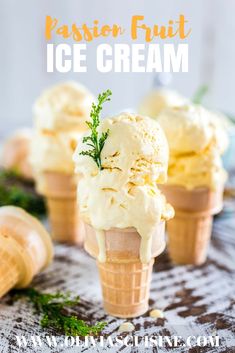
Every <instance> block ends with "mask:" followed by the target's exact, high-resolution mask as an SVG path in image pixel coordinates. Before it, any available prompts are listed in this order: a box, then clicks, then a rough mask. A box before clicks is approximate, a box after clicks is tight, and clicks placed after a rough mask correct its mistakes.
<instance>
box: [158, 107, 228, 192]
mask: <svg viewBox="0 0 235 353" xmlns="http://www.w3.org/2000/svg"><path fill="white" fill-rule="evenodd" d="M158 122H159V124H160V125H161V127H162V128H163V130H164V132H165V134H166V137H167V140H168V143H169V148H170V159H169V170H168V181H167V183H168V184H171V185H182V186H184V187H186V188H188V189H192V188H194V187H197V186H208V187H209V188H210V189H213V190H215V189H216V188H217V185H219V184H221V183H222V184H224V182H225V180H226V172H225V170H224V169H223V166H222V160H221V155H222V153H223V152H224V151H225V149H226V148H227V145H228V138H227V135H226V132H225V130H224V129H223V127H222V126H221V125H220V124H219V122H218V119H217V117H216V116H214V115H213V113H212V112H209V111H207V110H206V109H205V108H203V107H202V106H199V105H192V104H191V105H184V106H182V107H174V108H168V109H166V110H165V111H163V112H162V114H160V116H159V119H158Z"/></svg>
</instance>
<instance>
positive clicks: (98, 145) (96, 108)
mask: <svg viewBox="0 0 235 353" xmlns="http://www.w3.org/2000/svg"><path fill="white" fill-rule="evenodd" d="M111 95H112V92H111V91H110V90H109V89H108V90H107V91H106V92H103V93H101V94H99V96H98V104H97V105H95V103H92V109H91V113H90V117H91V121H86V124H87V125H88V127H89V129H90V130H91V135H90V136H85V137H84V138H83V143H86V144H87V146H89V147H91V149H89V150H88V151H82V152H80V154H81V155H83V156H89V157H91V158H92V159H93V160H94V161H95V163H96V164H97V166H98V168H99V169H100V170H102V169H103V168H102V163H101V152H102V149H103V147H104V144H105V141H106V139H107V137H108V134H109V130H107V131H105V132H102V134H101V136H99V133H98V131H97V127H98V126H99V124H100V112H101V110H102V109H103V107H102V105H103V104H104V103H105V102H107V101H110V96H111Z"/></svg>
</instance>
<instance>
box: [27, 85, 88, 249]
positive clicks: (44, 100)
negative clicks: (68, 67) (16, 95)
mask: <svg viewBox="0 0 235 353" xmlns="http://www.w3.org/2000/svg"><path fill="white" fill-rule="evenodd" d="M93 101H94V97H93V96H92V94H91V93H90V92H89V91H88V90H87V89H86V88H85V87H83V86H82V85H79V84H77V83H75V82H67V83H61V84H58V85H56V86H54V87H52V88H49V89H47V90H46V91H45V92H44V93H42V95H41V96H40V97H39V98H38V100H37V101H36V103H35V106H34V115H35V134H34V138H33V142H32V147H31V157H30V161H31V164H32V166H33V170H34V173H35V179H36V186H37V190H38V192H39V193H40V194H42V195H44V196H45V197H46V199H47V206H48V211H49V219H50V224H51V228H52V235H53V237H54V239H55V240H57V241H60V242H70V243H79V244H80V243H82V241H83V228H82V224H81V221H80V219H79V216H78V210H77V207H76V186H77V177H75V175H74V162H73V159H72V156H73V153H74V150H75V147H76V145H77V140H78V139H79V138H80V137H81V135H82V134H83V133H84V131H85V130H86V129H87V125H86V123H85V121H87V120H89V118H90V117H89V114H90V109H91V105H92V102H93Z"/></svg>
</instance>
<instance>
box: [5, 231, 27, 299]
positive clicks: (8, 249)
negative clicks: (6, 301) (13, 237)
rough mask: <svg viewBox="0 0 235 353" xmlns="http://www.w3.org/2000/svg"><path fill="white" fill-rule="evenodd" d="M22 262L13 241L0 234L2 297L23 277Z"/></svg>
mask: <svg viewBox="0 0 235 353" xmlns="http://www.w3.org/2000/svg"><path fill="white" fill-rule="evenodd" d="M21 272H22V263H21V262H20V258H19V254H17V250H16V249H15V248H14V247H13V246H12V244H11V242H10V241H8V239H6V238H5V237H3V236H1V235H0V298H1V297H2V296H3V295H4V294H6V293H7V292H8V291H9V290H10V289H11V288H13V287H15V286H16V284H17V283H18V282H19V280H20V278H21Z"/></svg>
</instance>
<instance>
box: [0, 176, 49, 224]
mask: <svg viewBox="0 0 235 353" xmlns="http://www.w3.org/2000/svg"><path fill="white" fill-rule="evenodd" d="M8 205H14V206H18V207H22V208H23V209H25V210H26V211H28V212H29V213H31V214H33V215H34V216H37V217H41V216H44V215H45V214H46V207H45V203H44V201H43V198H42V197H41V196H39V195H38V194H37V193H36V192H35V189H34V185H33V183H32V182H30V181H25V180H23V179H22V178H20V176H19V175H18V174H17V173H16V172H14V171H7V170H3V169H2V170H0V207H1V206H8Z"/></svg>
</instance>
